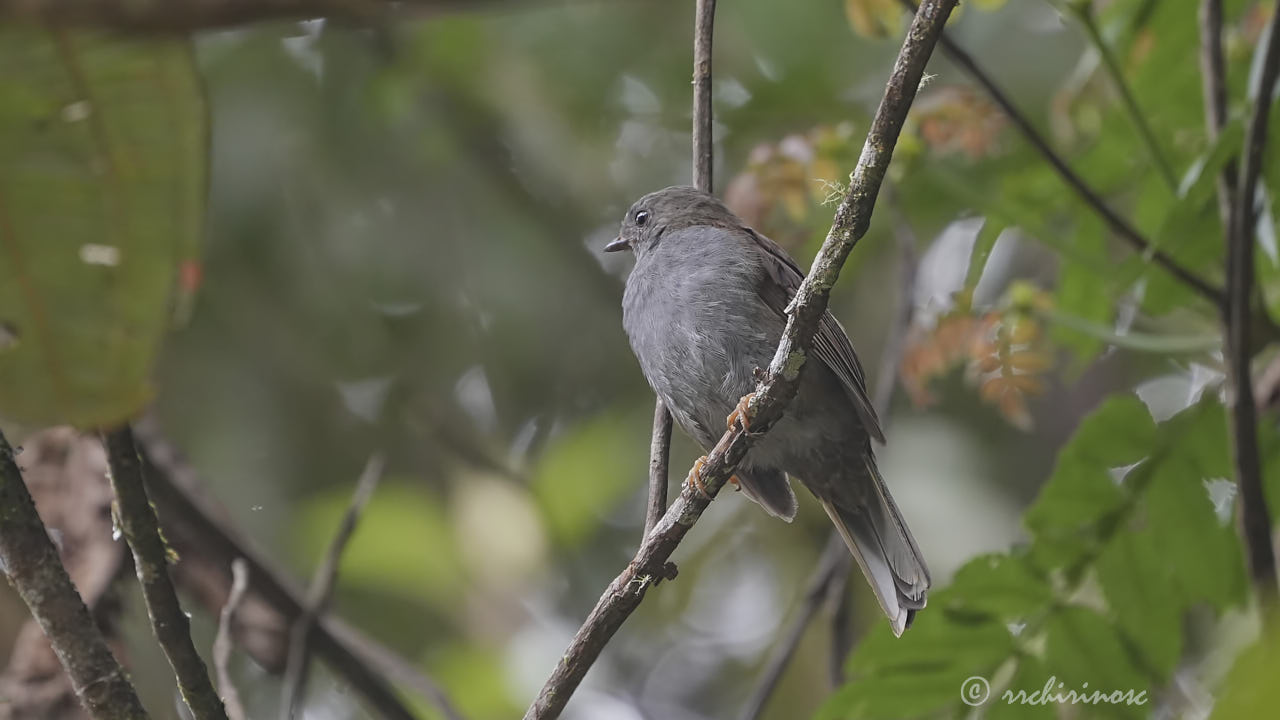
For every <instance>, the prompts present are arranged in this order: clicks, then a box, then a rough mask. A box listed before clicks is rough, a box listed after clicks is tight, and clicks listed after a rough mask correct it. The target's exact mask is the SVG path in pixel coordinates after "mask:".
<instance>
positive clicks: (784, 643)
mask: <svg viewBox="0 0 1280 720" xmlns="http://www.w3.org/2000/svg"><path fill="white" fill-rule="evenodd" d="M885 200H886V201H887V203H888V208H889V210H890V211H891V214H892V215H893V226H894V228H893V235H894V239H895V240H896V241H897V246H898V267H899V272H900V273H901V275H900V277H899V281H898V283H899V284H898V308H897V310H898V312H897V316H896V317H895V318H894V322H893V324H892V325H890V327H889V337H888V338H886V339H885V343H884V349H883V351H882V352H881V355H880V372H879V373H878V374H877V375H876V386H875V391H874V393H873V394H872V398H873V399H872V402H873V403H874V406H875V410H876V415H877V416H878V417H882V418H889V417H890V415H889V408H890V405H891V404H892V402H893V392H894V389H895V388H896V387H897V385H898V366H899V364H900V363H901V360H902V348H903V346H904V345H905V344H906V338H907V331H908V330H909V329H910V327H911V320H912V318H913V317H914V315H915V285H916V271H917V269H918V268H919V257H918V256H917V252H916V236H915V232H914V231H912V229H911V225H910V223H908V222H907V218H906V216H905V215H904V213H903V212H902V208H901V206H900V205H899V203H898V196H897V194H896V193H895V192H894V188H893V185H887V186H885ZM833 554H835V559H833V558H832V555H833ZM849 558H850V555H849V550H848V548H846V547H845V544H844V541H843V540H842V539H841V538H840V534H839V533H837V532H834V531H833V532H832V533H831V537H830V538H829V539H828V540H827V547H826V549H825V550H824V551H823V552H822V555H821V556H819V558H818V562H817V564H816V565H815V566H814V568H813V572H812V573H811V574H810V576H809V581H808V582H807V583H806V584H805V587H806V588H808V589H807V590H806V591H805V594H804V596H803V598H802V600H801V604H800V611H799V612H798V613H797V614H796V616H795V617H794V618H792V620H791V625H790V626H789V627H788V629H787V631H786V632H785V633H783V636H782V640H780V641H779V642H778V644H777V645H775V646H774V649H773V652H772V654H771V655H770V656H769V659H768V660H767V661H766V662H765V664H764V669H763V670H761V671H760V676H759V678H758V679H757V680H756V685H755V690H753V691H752V693H751V697H750V698H749V699H748V700H747V702H746V704H745V705H743V708H742V712H741V713H740V714H739V715H738V718H739V720H755V718H757V717H759V716H760V713H762V712H763V711H764V708H765V705H766V703H767V702H768V700H769V698H770V696H772V694H773V692H774V690H776V689H777V687H778V683H779V681H781V679H782V674H783V672H785V671H786V669H787V665H788V664H790V662H791V658H792V657H794V655H795V651H796V647H797V646H798V645H799V643H800V641H801V639H803V638H804V632H805V628H807V627H808V626H809V624H810V623H812V622H813V621H814V618H816V617H817V615H818V610H819V608H821V606H822V602H823V600H824V599H825V598H827V597H832V599H833V601H834V603H835V611H834V612H833V614H832V632H831V667H830V674H831V678H832V684H833V685H838V684H839V683H841V682H843V677H844V661H845V658H847V657H848V656H849V650H850V639H849V634H848V627H847V625H848V619H849V614H850V602H851V601H850V597H849V593H848V589H847V585H848V582H849V577H850V573H851V570H852V567H853V566H852V564H850V563H849V562H848V560H849Z"/></svg>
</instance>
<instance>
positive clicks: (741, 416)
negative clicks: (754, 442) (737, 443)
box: [724, 392, 756, 433]
mask: <svg viewBox="0 0 1280 720" xmlns="http://www.w3.org/2000/svg"><path fill="white" fill-rule="evenodd" d="M755 396H756V394H755V393H754V392H749V393H747V394H746V395H743V396H742V399H741V400H739V401H738V406H737V407H735V408H734V409H733V412H731V413H729V417H727V418H725V419H724V425H725V429H726V430H732V429H733V423H734V421H737V422H740V423H742V432H744V433H749V432H751V421H750V420H748V419H747V406H749V405H750V404H751V400H752V398H754V397H755Z"/></svg>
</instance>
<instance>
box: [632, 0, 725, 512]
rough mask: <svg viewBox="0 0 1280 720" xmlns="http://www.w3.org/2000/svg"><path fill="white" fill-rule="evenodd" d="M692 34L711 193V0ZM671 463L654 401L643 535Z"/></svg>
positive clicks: (697, 171)
mask: <svg viewBox="0 0 1280 720" xmlns="http://www.w3.org/2000/svg"><path fill="white" fill-rule="evenodd" d="M694 15H695V17H694V31H693V32H694V35H693V184H694V186H696V187H697V188H698V189H700V190H705V191H707V192H711V189H712V188H711V184H712V183H711V176H712V167H713V157H714V155H713V152H714V150H713V138H712V136H711V37H712V34H713V32H712V31H713V29H714V27H715V16H716V2H715V0H698V5H697V9H696V10H695V11H694ZM670 460H671V413H670V412H668V411H667V406H666V405H665V404H663V402H662V398H658V399H657V400H656V401H655V403H654V406H653V434H652V439H651V440H650V441H649V502H648V505H647V509H646V512H645V518H644V534H645V535H646V536H647V535H648V534H649V533H650V532H652V531H653V528H654V526H655V525H657V524H658V519H659V518H661V517H662V514H663V513H664V512H666V511H667V484H668V480H667V471H668V468H669V465H670Z"/></svg>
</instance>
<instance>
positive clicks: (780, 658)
mask: <svg viewBox="0 0 1280 720" xmlns="http://www.w3.org/2000/svg"><path fill="white" fill-rule="evenodd" d="M852 559H853V556H852V555H850V554H849V549H848V548H847V547H845V544H844V540H842V539H840V533H838V532H832V533H831V536H830V537H829V538H828V539H827V546H826V548H824V549H823V551H822V554H821V555H820V556H818V563H817V565H815V566H814V568H813V572H811V573H810V574H809V580H808V581H807V582H806V583H805V590H804V595H803V596H802V597H801V602H800V611H799V612H798V613H797V614H796V616H795V617H794V618H792V620H791V625H790V626H789V627H788V628H787V629H786V631H785V633H784V634H783V636H782V640H780V641H779V642H778V644H777V645H776V646H775V647H774V649H773V653H772V654H770V655H769V659H768V660H767V661H765V664H764V669H763V670H761V671H760V677H759V678H758V679H757V680H756V686H755V689H754V690H752V691H751V696H750V697H748V698H747V702H746V703H745V704H744V705H743V706H742V712H740V713H738V720H756V718H758V717H760V714H761V713H763V712H764V708H765V705H767V704H768V702H769V698H771V697H773V692H774V691H775V690H777V689H778V683H780V682H781V681H782V674H783V672H785V671H786V669H787V666H788V665H790V664H791V658H793V657H795V654H796V648H798V647H800V641H801V640H803V639H804V633H805V630H808V629H809V625H810V624H811V623H812V622H813V620H814V618H816V617H817V616H818V611H819V610H820V609H822V604H823V603H824V602H826V600H827V598H828V597H829V596H830V595H831V592H832V588H833V587H839V588H842V589H843V588H844V582H845V580H846V579H847V578H848V577H849V568H850V567H851V566H852V563H851V562H850V561H851V560H852Z"/></svg>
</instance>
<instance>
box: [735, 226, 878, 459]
mask: <svg viewBox="0 0 1280 720" xmlns="http://www.w3.org/2000/svg"><path fill="white" fill-rule="evenodd" d="M745 229H746V231H747V233H748V234H749V235H750V236H751V238H752V239H753V240H755V242H756V244H758V245H759V246H760V248H761V249H762V250H764V251H765V255H766V257H765V263H764V264H765V269H766V270H767V271H768V277H767V278H766V281H765V282H764V283H762V284H761V286H760V290H759V294H760V297H761V299H763V300H764V301H765V304H767V305H769V307H771V308H773V310H774V311H775V312H777V313H778V314H779V315H782V316H784V317H785V316H786V308H787V304H788V303H790V302H791V298H793V297H795V294H796V291H797V290H799V289H800V282H801V281H802V280H803V279H804V272H803V271H801V270H800V267H799V266H798V265H796V263H795V261H794V260H792V259H791V257H790V256H789V255H787V251H785V250H783V249H782V248H781V247H779V246H778V244H777V243H775V242H774V241H772V240H770V239H769V238H767V237H765V236H763V235H761V234H760V233H757V232H756V231H754V230H752V229H750V228H745ZM813 353H814V355H816V356H817V357H818V359H819V360H821V361H822V362H823V364H825V365H826V366H827V367H828V368H830V369H831V372H833V373H835V374H836V377H838V378H840V383H841V384H842V385H844V389H845V391H846V393H847V394H848V395H849V399H850V400H852V401H853V407H854V409H855V410H857V412H858V418H859V419H860V420H862V425H863V427H864V428H865V429H866V431H867V433H868V434H869V435H871V437H873V438H875V439H876V440H878V441H879V442H882V443H883V442H884V431H883V430H881V429H880V420H879V418H877V417H876V411H875V407H874V406H872V404H871V398H870V397H868V396H867V381H866V376H865V375H864V374H863V372H862V363H860V362H858V356H857V354H856V353H854V351H853V345H851V344H850V343H849V336H848V335H846V334H845V331H844V328H843V327H841V326H840V321H839V320H836V317H835V316H834V315H832V314H831V312H830V311H827V312H824V313H823V314H822V320H821V321H820V322H819V323H818V333H817V334H816V335H815V336H814V338H813Z"/></svg>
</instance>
